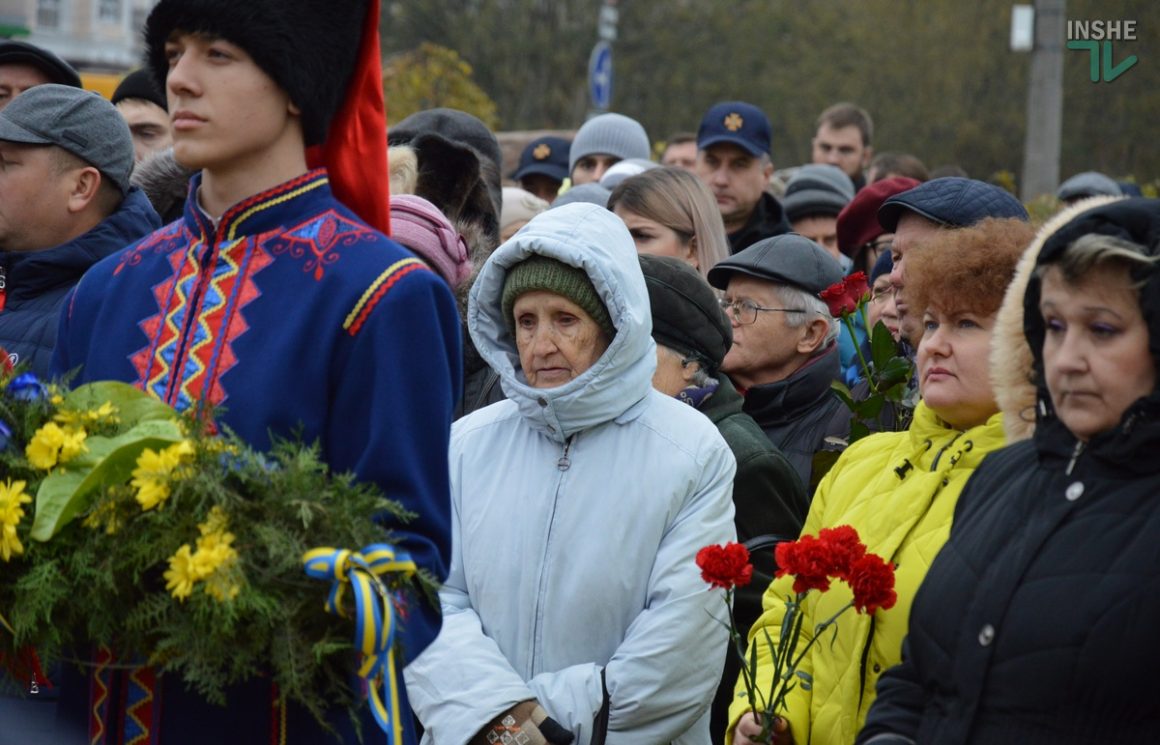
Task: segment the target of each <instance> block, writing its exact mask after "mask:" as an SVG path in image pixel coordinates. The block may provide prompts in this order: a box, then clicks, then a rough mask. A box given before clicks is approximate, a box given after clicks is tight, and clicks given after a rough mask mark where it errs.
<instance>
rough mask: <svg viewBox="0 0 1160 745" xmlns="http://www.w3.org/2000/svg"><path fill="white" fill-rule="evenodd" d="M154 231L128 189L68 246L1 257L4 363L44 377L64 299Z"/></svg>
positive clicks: (135, 192) (155, 222) (155, 221)
mask: <svg viewBox="0 0 1160 745" xmlns="http://www.w3.org/2000/svg"><path fill="white" fill-rule="evenodd" d="M159 227H161V218H160V217H158V216H157V213H156V212H155V211H154V210H153V207H152V205H150V204H149V200H148V199H147V198H146V197H145V192H143V191H141V190H140V189H138V188H136V187H133V188H132V189H131V190H130V191H129V194H128V195H127V196H126V197H125V199H124V200H123V201H122V202H121V206H120V207H119V208H118V209H117V211H116V212H114V213H113V214H111V215H109V216H108V217H106V218H105V219H104V220H102V221H101V222H100V223H99V224H98V225H97V226H96V227H94V228H92V229H91V230H89V231H88V232H86V233H83V234H82V235H80V236H77V237H76V238H74V239H72V240H71V241H68V242H67V243H62V244H60V245H59V246H56V247H53V248H48V249H45V250H43V251H33V252H29V253H23V252H22V253H11V252H0V277H2V278H3V279H2V281H0V285H3V288H2V289H0V295H2V296H3V298H4V299H3V309H2V310H0V347H2V348H4V349H5V350H6V351H7V352H8V355H9V359H11V361H12V362H13V363H28V364H29V365H30V366H31V367H30V368H29V370H30V371H31V372H33V373H36V374H37V375H39V376H42V377H43V376H46V375H47V374H48V364H49V362H50V361H51V359H52V348H53V346H54V345H55V344H56V326H57V316H58V315H59V314H60V304H61V301H62V300H63V299H64V296H65V294H67V293H68V291H69V290H71V289H72V288H73V286H74V285H75V284H76V283H77V282H79V281H80V278H81V275H82V274H84V273H85V272H86V271H88V268H89V267H91V266H92V265H93V264H96V263H97V262H98V261H100V260H101V259H103V258H105V257H106V256H109V255H110V254H114V253H116V252H117V251H120V250H121V249H122V248H124V247H126V246H128V245H129V244H131V243H135V242H137V241H138V240H140V239H141V238H143V237H145V236H146V235H148V234H149V233H152V232H153V231H154V230H156V229H157V228H159Z"/></svg>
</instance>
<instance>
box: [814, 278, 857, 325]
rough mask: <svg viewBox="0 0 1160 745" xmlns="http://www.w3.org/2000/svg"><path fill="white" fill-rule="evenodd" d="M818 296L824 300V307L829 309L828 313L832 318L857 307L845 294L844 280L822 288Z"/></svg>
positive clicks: (851, 311)
mask: <svg viewBox="0 0 1160 745" xmlns="http://www.w3.org/2000/svg"><path fill="white" fill-rule="evenodd" d="M818 297H820V298H821V299H822V300H823V301H824V302H825V304H826V307H828V308H829V309H830V315H831V316H833V317H834V318H840V317H841V316H843V315H846V314H849V313H853V312H854V311H855V310H856V309H857V305H855V303H853V302H852V301H851V300H850V298H849V297H848V296H847V295H846V283H845V281H842V282H835V283H834V284H832V285H830V286H829V287H827V288H826V289H824V290H822V291H821V292H820V293H819V294H818Z"/></svg>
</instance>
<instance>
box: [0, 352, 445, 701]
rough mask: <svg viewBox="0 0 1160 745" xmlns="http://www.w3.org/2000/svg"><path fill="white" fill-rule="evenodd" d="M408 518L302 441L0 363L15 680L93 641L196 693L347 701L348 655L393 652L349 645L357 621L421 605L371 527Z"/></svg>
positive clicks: (0, 529)
mask: <svg viewBox="0 0 1160 745" xmlns="http://www.w3.org/2000/svg"><path fill="white" fill-rule="evenodd" d="M410 518H411V516H410V515H408V514H406V513H405V512H404V510H403V509H402V508H401V507H400V506H399V505H398V503H396V502H393V501H391V500H388V499H386V498H384V497H383V495H382V494H381V493H380V492H379V491H378V490H377V489H376V488H374V487H373V486H370V485H366V484H356V483H354V482H353V480H352V479H351V478H349V477H346V476H342V475H335V474H332V473H330V472H329V470H328V469H327V467H326V466H325V464H324V463H322V462H321V460H320V459H319V454H318V452H317V449H316V448H315V447H311V446H309V445H304V444H301V443H296V442H278V443H276V444H275V445H274V447H273V448H272V450H271V451H269V452H267V453H257V452H255V451H253V450H251V449H249V448H248V447H246V446H245V445H244V444H242V443H241V442H240V441H239V440H238V439H237V438H236V437H234V436H232V435H230V434H229V433H224V434H220V435H219V434H213V433H210V432H207V431H206V429H205V427H204V426H203V425H202V424H199V423H198V422H196V421H194V420H192V419H190V418H185V417H182V416H180V415H178V414H177V413H176V412H174V410H173V409H171V408H170V407H168V406H166V405H165V404H163V403H160V402H159V401H157V400H155V399H153V398H151V397H149V396H148V395H146V394H145V393H142V392H141V391H139V390H137V389H136V388H133V387H132V386H129V385H125V384H122V383H112V382H105V383H93V384H89V385H85V386H82V387H80V388H77V389H76V390H73V391H67V392H66V391H57V390H55V389H53V388H51V387H46V386H45V385H43V384H42V383H40V381H38V380H36V379H35V378H34V377H33V376H31V375H27V374H26V375H19V376H14V375H13V373H12V372H10V371H9V372H0V658H2V659H3V661H4V664H5V666H6V667H7V668H8V669H9V671H10V672H12V673H13V674H16V675H20V676H27V675H29V674H30V673H29V669H30V668H29V665H28V664H26V663H27V661H28V660H29V658H30V656H31V659H32V660H33V665H32V667H35V668H36V669H37V670H38V671H39V670H40V669H47V667H48V665H50V664H52V663H55V662H63V663H64V664H80V665H85V664H89V663H88V660H90V659H92V653H93V650H94V649H96V648H101V649H102V650H104V651H105V652H107V653H111V654H112V655H113V656H114V657H115V658H116V659H118V660H125V661H128V662H132V663H134V664H146V663H147V664H150V665H154V666H156V667H157V668H158V669H159V670H161V671H164V672H166V673H168V674H175V675H180V676H181V677H182V678H183V679H184V680H185V682H186V683H187V684H188V685H189V686H191V687H193V688H195V689H196V690H198V691H199V692H200V693H201V694H202V695H204V696H205V697H207V698H208V699H209V700H211V701H216V702H219V703H222V702H224V693H223V692H224V690H225V689H226V688H227V687H228V686H230V685H232V684H234V683H237V682H240V681H243V680H245V679H248V678H251V677H253V676H257V675H265V676H269V678H270V679H271V680H272V681H273V682H274V683H275V684H276V685H277V687H278V690H279V691H280V692H281V693H282V695H284V696H285V697H286V698H287V699H289V700H292V701H296V702H298V703H300V704H302V705H303V706H305V707H306V708H308V709H309V710H310V711H312V712H313V713H314V714H315V716H316V717H318V718H319V721H324V720H323V710H324V709H325V708H330V707H334V706H343V705H345V706H347V707H348V708H349V709H350V711H351V712H352V715H353V712H354V710H355V709H356V708H357V707H358V706H360V705H362V702H361V700H359V699H358V697H357V694H356V692H355V691H353V690H352V689H351V686H350V685H349V684H350V681H351V676H352V674H353V673H354V672H355V670H356V667H358V665H359V662H358V660H359V659H360V656H361V659H362V660H363V663H362V666H361V668H360V669H359V670H358V672H359V674H360V675H363V676H364V677H367V678H368V679H373V678H374V677H375V676H377V674H378V673H379V671H383V672H387V671H389V670H390V669H391V665H393V660H392V659H390V655H391V650H390V649H389V648H386V649H367V648H363V647H362V646H361V645H360V646H359V647H357V648H356V645H355V644H354V643H353V639H354V633H353V630H354V628H355V625H356V623H357V624H358V625H359V627H360V628H361V627H362V623H363V620H364V619H368V618H371V617H372V616H373V618H374V619H375V622H376V623H380V624H381V623H384V621H383V620H382V619H384V618H385V619H387V620H386V621H385V623H386V624H387V626H388V627H389V625H390V619H391V618H393V612H394V610H395V606H403V605H405V604H406V603H408V602H415V601H417V602H433V599H434V591H435V587H434V583H433V582H431V581H430V580H429V578H427V577H425V576H423V575H422V573H421V572H416V571H414V568H413V565H410V564H409V563H408V562H407V560H406V558H405V556H404V555H402V554H401V552H400V555H399V556H396V555H395V553H394V551H393V549H391V548H390V545H391V543H392V541H391V535H390V533H389V531H388V530H387V529H386V528H384V527H383V524H384V523H385V524H396V525H398V524H401V523H404V522H406V521H407V520H408V519H410ZM320 546H334V547H338V548H337V549H320V548H318V547H320ZM363 547H370V548H369V549H367V550H363ZM346 549H354V550H355V551H360V550H363V552H362V553H355V552H352V551H347V550H346ZM372 549H373V550H372ZM371 556H373V557H376V558H375V559H374V560H373V561H372V560H371V559H370V558H368V557H371ZM376 567H377V568H376ZM356 575H358V576H356ZM319 579H324V580H327V581H330V582H332V583H333V584H332V585H328V584H327V583H326V582H320V581H319ZM344 582H349V583H350V584H351V585H352V586H354V587H355V591H352V592H350V593H345V598H346V599H345V601H344V593H343V592H342V584H343V583H344ZM359 583H361V588H362V589H361V590H359V587H360V585H359ZM368 587H370V588H371V589H373V590H375V591H374V592H369V593H368V592H366V591H365V590H366V589H367V588H368ZM416 595H417V596H418V597H417V598H416V597H414V596H416ZM352 596H356V597H352ZM365 598H377V599H376V600H375V602H376V603H379V604H380V605H379V606H376V607H374V608H365V607H364V603H365ZM356 601H357V602H356ZM341 616H348V618H343V617H341ZM375 636H376V637H377V638H378V639H381V640H383V641H381V642H379V644H380V646H386V647H389V645H390V642H389V641H386V640H389V639H390V638H391V635H390V634H389V633H383V634H377V635H375ZM367 659H371V660H374V664H369V665H368V664H367V663H366V662H365V661H366V660H367ZM40 663H43V668H42V667H41V666H40ZM388 677H389V676H388ZM24 683H25V684H26V685H27V684H28V683H29V680H28V679H24ZM32 685H35V679H34V678H33V683H32ZM371 690H372V692H374V695H372V702H371V703H372V708H375V706H376V705H378V706H381V702H380V701H379V699H378V696H377V687H376V686H371ZM378 714H379V712H378V711H377V710H376V715H378ZM384 716H386V715H385V714H384ZM382 723H383V720H382V718H380V724H382Z"/></svg>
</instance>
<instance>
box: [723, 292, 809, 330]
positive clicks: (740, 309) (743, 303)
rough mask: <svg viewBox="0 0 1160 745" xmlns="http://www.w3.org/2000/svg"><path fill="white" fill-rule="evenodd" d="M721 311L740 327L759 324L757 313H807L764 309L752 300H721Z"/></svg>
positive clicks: (785, 309) (796, 309) (794, 309)
mask: <svg viewBox="0 0 1160 745" xmlns="http://www.w3.org/2000/svg"><path fill="white" fill-rule="evenodd" d="M721 310H723V311H725V312H726V313H727V314H728V315H729V317H730V318H732V319H733V320H734V321H736V322H737V323H738V325H740V326H748V325H749V324H751V323H756V322H757V313H758V311H761V312H763V313H771V312H777V313H805V311H804V310H801V309H800V308H762V307H761V306H760V305H758V304H757V303H755V302H753V301H752V300H732V301H730V300H725V299H724V298H722V300H721Z"/></svg>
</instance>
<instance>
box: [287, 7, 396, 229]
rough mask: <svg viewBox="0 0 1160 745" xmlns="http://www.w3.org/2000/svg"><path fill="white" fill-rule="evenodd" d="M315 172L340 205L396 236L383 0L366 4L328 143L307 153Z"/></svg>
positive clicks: (328, 134) (308, 161) (377, 227)
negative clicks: (325, 178)
mask: <svg viewBox="0 0 1160 745" xmlns="http://www.w3.org/2000/svg"><path fill="white" fill-rule="evenodd" d="M306 160H307V163H308V164H309V165H310V167H311V168H319V167H322V166H325V167H326V169H327V170H328V171H329V173H330V187H331V190H332V191H333V192H334V195H335V197H337V198H338V200H339V201H340V202H342V203H343V204H345V205H346V206H347V207H350V208H351V209H352V210H353V211H354V212H355V214H357V215H358V216H359V217H361V218H362V219H363V220H365V221H366V222H367V224H368V225H370V226H371V227H373V228H375V229H377V230H379V231H381V232H383V233H385V234H387V235H390V234H391V177H390V172H389V170H388V169H387V114H386V106H385V102H384V101H383V71H382V57H381V54H380V51H379V0H369V1H368V2H367V15H366V19H365V20H364V21H363V35H362V41H361V43H360V44H359V54H358V59H357V61H356V62H355V69H354V72H353V73H351V77H350V84H349V85H348V86H347V90H346V98H345V99H344V100H343V102H342V105H341V106H340V107H339V110H338V113H337V114H336V115H335V117H334V120H333V121H332V122H331V123H330V130H329V132H327V137H326V141H325V142H324V143H322V144H321V145H318V146H315V147H312V148H309V149H308V150H307V151H306Z"/></svg>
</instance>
